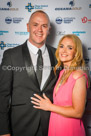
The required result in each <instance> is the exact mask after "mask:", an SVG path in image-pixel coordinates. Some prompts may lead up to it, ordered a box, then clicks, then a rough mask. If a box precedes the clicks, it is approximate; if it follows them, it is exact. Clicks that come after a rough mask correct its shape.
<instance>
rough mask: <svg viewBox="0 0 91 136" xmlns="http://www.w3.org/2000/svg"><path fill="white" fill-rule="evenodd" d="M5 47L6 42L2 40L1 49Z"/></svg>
mask: <svg viewBox="0 0 91 136" xmlns="http://www.w3.org/2000/svg"><path fill="white" fill-rule="evenodd" d="M4 47H6V44H5V43H4V41H1V42H0V48H1V50H3V49H4Z"/></svg>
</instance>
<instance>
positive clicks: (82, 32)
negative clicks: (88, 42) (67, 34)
mask: <svg viewBox="0 0 91 136" xmlns="http://www.w3.org/2000/svg"><path fill="white" fill-rule="evenodd" d="M72 33H73V34H76V35H77V36H80V34H86V31H73V32H72Z"/></svg>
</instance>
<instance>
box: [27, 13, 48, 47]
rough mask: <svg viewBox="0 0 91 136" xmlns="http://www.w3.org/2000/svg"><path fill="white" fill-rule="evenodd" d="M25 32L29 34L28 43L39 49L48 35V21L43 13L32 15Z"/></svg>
mask: <svg viewBox="0 0 91 136" xmlns="http://www.w3.org/2000/svg"><path fill="white" fill-rule="evenodd" d="M27 30H28V32H29V33H30V35H29V41H30V42H31V43H32V44H33V45H35V46H36V47H38V48H39V47H41V46H42V45H43V44H44V43H45V41H46V38H47V35H48V33H49V20H48V18H47V16H46V15H45V14H44V13H40V12H37V13H35V14H34V15H32V17H31V19H30V21H29V23H28V24H27Z"/></svg>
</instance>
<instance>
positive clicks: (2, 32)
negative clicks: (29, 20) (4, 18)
mask: <svg viewBox="0 0 91 136" xmlns="http://www.w3.org/2000/svg"><path fill="white" fill-rule="evenodd" d="M7 33H9V32H8V31H0V35H4V34H7Z"/></svg>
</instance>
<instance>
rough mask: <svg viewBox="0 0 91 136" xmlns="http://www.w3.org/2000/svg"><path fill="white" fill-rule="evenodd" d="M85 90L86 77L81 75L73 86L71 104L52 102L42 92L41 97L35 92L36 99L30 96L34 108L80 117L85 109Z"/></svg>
mask: <svg viewBox="0 0 91 136" xmlns="http://www.w3.org/2000/svg"><path fill="white" fill-rule="evenodd" d="M86 92H87V91H86V78H85V77H84V76H82V77H81V78H79V79H78V80H76V83H75V86H74V88H73V94H72V106H65V107H63V106H57V105H55V104H52V103H51V101H50V100H49V99H48V98H47V97H46V96H45V94H43V98H41V97H40V96H39V95H37V94H35V96H36V97H37V98H38V99H36V98H34V97H32V98H31V99H32V101H31V102H32V103H33V104H34V108H37V109H42V110H45V111H51V112H55V113H57V114H60V115H62V116H65V117H72V118H81V117H82V115H83V113H84V110H85V103H86Z"/></svg>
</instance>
